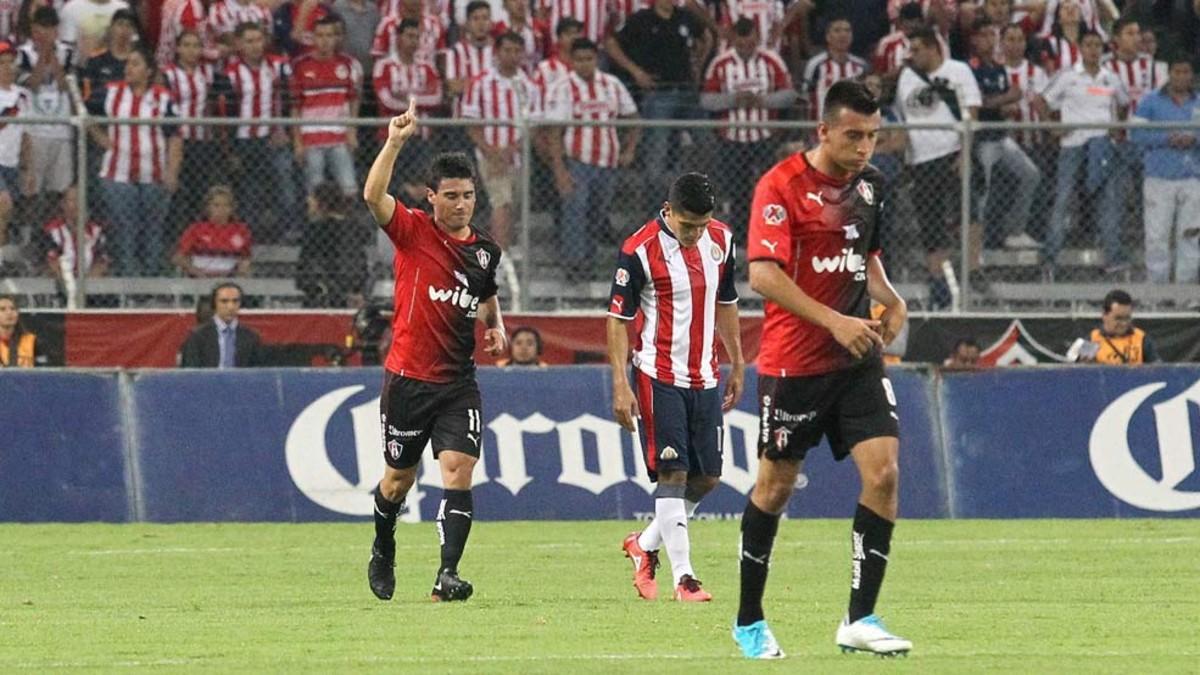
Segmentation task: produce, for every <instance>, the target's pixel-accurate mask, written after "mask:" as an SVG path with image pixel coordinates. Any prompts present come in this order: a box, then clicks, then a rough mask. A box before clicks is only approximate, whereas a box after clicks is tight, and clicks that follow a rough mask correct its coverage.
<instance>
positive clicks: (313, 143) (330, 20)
mask: <svg viewBox="0 0 1200 675" xmlns="http://www.w3.org/2000/svg"><path fill="white" fill-rule="evenodd" d="M338 26H339V21H338V19H337V18H336V17H332V16H326V17H323V18H322V19H321V20H319V21H317V26H316V29H315V31H314V33H313V46H314V50H313V51H312V52H310V53H309V54H305V55H304V56H301V57H299V58H297V59H296V60H295V61H294V62H293V63H292V79H291V85H292V100H291V104H292V116H293V117H296V118H300V119H304V120H332V119H336V118H347V117H358V106H359V100H358V92H359V90H360V89H361V88H362V68H361V67H360V66H359V65H358V61H356V60H355V59H353V58H351V57H350V56H347V55H345V54H341V53H338V52H337V51H336V48H337V41H338V30H339V29H338ZM292 140H293V147H294V150H295V153H296V160H297V161H299V162H301V163H303V165H304V176H305V183H306V185H307V186H308V189H309V190H310V191H311V190H312V189H313V188H315V187H316V186H317V185H320V184H321V183H323V182H325V176H326V173H327V172H328V173H329V174H330V176H331V177H332V178H333V180H334V182H336V183H337V184H338V185H339V186H340V187H341V188H342V192H343V193H345V194H347V195H352V194H354V193H356V192H358V180H357V178H356V177H355V175H354V157H353V156H352V153H353V150H354V149H355V148H357V147H358V132H357V130H356V129H355V128H354V127H344V126H338V125H336V124H332V123H329V122H327V123H325V124H324V125H320V126H318V125H311V126H301V127H292Z"/></svg>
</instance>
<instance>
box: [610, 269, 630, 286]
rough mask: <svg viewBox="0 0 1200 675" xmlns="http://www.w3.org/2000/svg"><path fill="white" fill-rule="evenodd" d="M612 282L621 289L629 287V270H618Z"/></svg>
mask: <svg viewBox="0 0 1200 675" xmlns="http://www.w3.org/2000/svg"><path fill="white" fill-rule="evenodd" d="M613 282H615V283H616V284H617V285H618V286H620V287H622V288H624V287H626V286H628V285H629V270H626V269H625V268H624V267H621V268H618V269H617V275H616V276H615V277H613Z"/></svg>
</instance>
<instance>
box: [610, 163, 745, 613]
mask: <svg viewBox="0 0 1200 675" xmlns="http://www.w3.org/2000/svg"><path fill="white" fill-rule="evenodd" d="M714 203H715V198H714V196H713V188H712V184H711V183H710V182H709V180H708V177H706V176H703V175H701V174H698V173H687V174H684V175H682V176H680V177H679V178H678V179H676V181H675V183H674V185H672V186H671V192H670V196H669V199H668V201H667V202H666V203H665V204H663V207H662V211H660V212H659V214H658V217H657V218H655V219H654V220H651V221H650V222H648V223H646V224H645V225H643V226H642V227H641V229H639V230H638V231H637V232H635V233H633V235H632V236H630V237H629V238H628V239H626V240H625V243H624V244H623V245H622V246H621V252H620V253H619V254H618V256H617V270H616V274H615V275H614V277H613V285H612V299H611V300H610V303H609V308H608V359H609V362H610V363H611V365H612V376H613V413H614V415H615V416H616V418H617V421H618V422H619V423H620V424H621V426H623V427H625V428H626V429H628V430H629V431H638V432H640V435H641V441H642V452H643V453H644V455H645V460H646V470H647V472H649V474H650V480H651V481H654V482H657V483H658V486H657V487H656V488H655V493H654V520H653V521H651V523H650V525H649V526H648V527H647V528H646V529H645V530H644V531H642V532H634V533H632V534H630V535H629V536H628V537H626V538H625V542H624V544H623V546H622V548H624V549H625V555H626V556H628V557H629V558H630V559H631V560H632V561H633V585H634V588H636V589H637V592H638V595H640V596H641V597H643V598H645V599H647V600H654V599H655V598H657V597H658V586H657V582H656V581H655V579H654V575H655V568H657V567H658V549H659V547H660V546H665V547H666V549H667V556H668V557H670V559H671V572H672V576H673V577H674V582H675V599H676V600H680V601H683V602H705V601H708V600H712V595H711V594H709V592H708V591H706V590H704V589H703V588H701V587H700V582H699V581H698V580H697V579H696V575H695V572H694V571H692V563H691V559H690V555H689V553H690V549H691V543H690V541H689V539H688V517H689V516H691V515H692V514H693V513H695V511H696V505H697V503H698V502H699V501H700V499H701V498H702V497H703V496H704V495H706V494H708V493H709V492H711V491H712V489H713V488H715V487H716V486H717V483H718V482H720V478H721V445H722V440H723V438H724V429H725V419H724V416H723V413H724V412H727V411H729V410H730V409H731V408H733V406H734V405H736V404H737V402H738V399H739V398H741V395H742V386H743V382H744V378H745V372H744V371H745V364H744V362H743V358H742V341H741V333H740V332H739V329H738V311H737V300H738V296H737V289H736V287H735V286H734V246H733V235H732V234H731V232H730V229H729V227H728V226H727V225H725V224H724V223H722V222H720V221H717V220H713V217H712V212H713V206H714ZM633 319H638V320H639V323H640V327H639V333H638V340H637V344H636V345H635V346H634V350H633V368H632V373H633V374H632V379H633V381H634V383H635V384H634V386H632V387H631V386H630V383H629V377H627V376H626V368H627V367H628V366H627V360H628V358H629V336H628V334H627V333H626V323H627V322H629V321H631V320H633ZM718 336H719V337H720V338H721V342H722V343H724V345H725V351H726V352H727V353H728V354H729V359H730V361H731V362H732V366H733V367H732V370H731V372H730V375H729V379H728V381H727V382H726V384H725V396H724V398H722V397H721V393H720V391H719V390H718V388H717V385H718V380H719V379H720V371H719V370H718V367H717V343H716V338H717V337H718ZM635 389H636V392H637V393H636V394H634V391H635ZM639 417H640V419H641V424H640V425H639V424H637V423H636V421H635V420H637V419H638V418H639Z"/></svg>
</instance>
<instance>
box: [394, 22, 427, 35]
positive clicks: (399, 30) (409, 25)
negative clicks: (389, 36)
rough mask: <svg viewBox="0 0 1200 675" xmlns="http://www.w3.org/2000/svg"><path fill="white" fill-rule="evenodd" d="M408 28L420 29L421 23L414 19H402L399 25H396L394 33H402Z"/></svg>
mask: <svg viewBox="0 0 1200 675" xmlns="http://www.w3.org/2000/svg"><path fill="white" fill-rule="evenodd" d="M409 28H413V29H416V30H421V24H419V23H417V20H416V19H403V20H401V21H400V25H398V26H396V34H397V35H398V34H400V33H403V32H404V31H406V30H408V29H409Z"/></svg>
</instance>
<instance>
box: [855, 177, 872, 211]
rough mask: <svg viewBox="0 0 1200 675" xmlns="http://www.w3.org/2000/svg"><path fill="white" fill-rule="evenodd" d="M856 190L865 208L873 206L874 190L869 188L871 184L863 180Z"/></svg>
mask: <svg viewBox="0 0 1200 675" xmlns="http://www.w3.org/2000/svg"><path fill="white" fill-rule="evenodd" d="M857 188H858V194H859V196H861V197H862V198H863V201H864V202H866V203H867V206H875V188H873V187H871V184H870V183H868V182H867V181H865V180H860V181H859V182H858V186H857Z"/></svg>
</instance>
